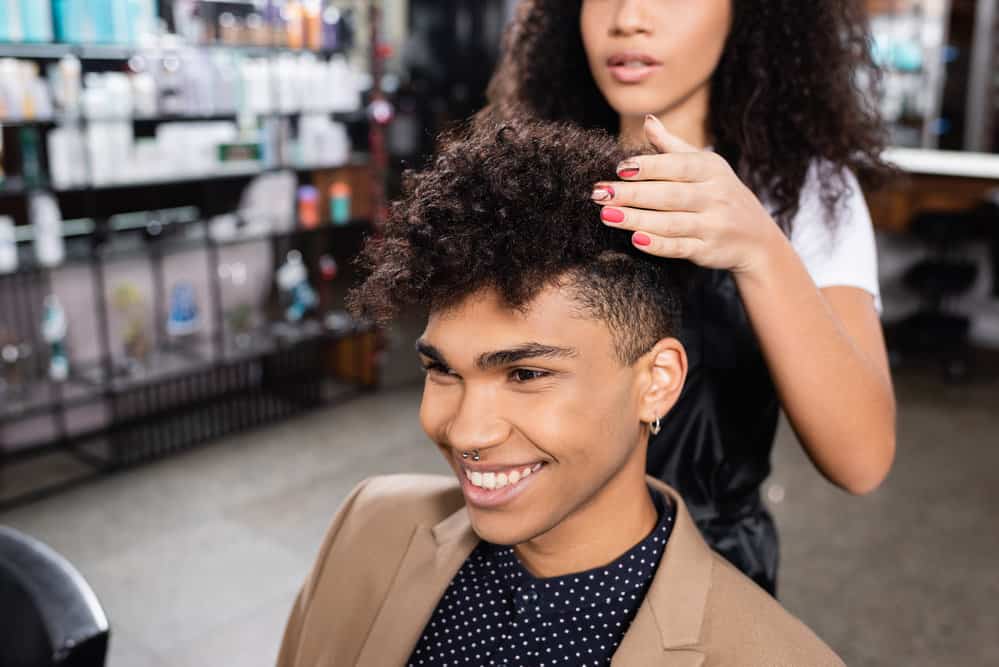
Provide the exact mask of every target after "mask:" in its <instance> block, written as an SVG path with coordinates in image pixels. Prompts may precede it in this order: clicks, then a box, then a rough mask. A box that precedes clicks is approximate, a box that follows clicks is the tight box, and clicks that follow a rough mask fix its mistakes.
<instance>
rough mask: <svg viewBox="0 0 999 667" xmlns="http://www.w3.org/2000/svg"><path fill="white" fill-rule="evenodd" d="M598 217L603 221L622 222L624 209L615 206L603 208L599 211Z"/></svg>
mask: <svg viewBox="0 0 999 667" xmlns="http://www.w3.org/2000/svg"><path fill="white" fill-rule="evenodd" d="M600 219H601V220H603V221H604V222H624V211H622V210H620V209H616V208H605V209H604V210H602V211H600Z"/></svg>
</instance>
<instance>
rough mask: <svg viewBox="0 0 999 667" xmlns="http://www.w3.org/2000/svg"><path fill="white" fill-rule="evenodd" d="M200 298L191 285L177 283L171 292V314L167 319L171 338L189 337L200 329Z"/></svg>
mask: <svg viewBox="0 0 999 667" xmlns="http://www.w3.org/2000/svg"><path fill="white" fill-rule="evenodd" d="M199 325H200V323H199V319H198V296H197V293H196V292H195V291H194V286H193V285H191V284H190V283H183V282H182V283H177V284H176V285H174V286H173V290H172V291H171V292H170V314H169V317H168V318H167V333H168V334H170V335H171V336H187V335H189V334H192V333H194V332H195V331H197V330H198V328H199Z"/></svg>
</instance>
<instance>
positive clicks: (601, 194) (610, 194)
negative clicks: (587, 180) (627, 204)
mask: <svg viewBox="0 0 999 667" xmlns="http://www.w3.org/2000/svg"><path fill="white" fill-rule="evenodd" d="M613 198H614V188H612V187H611V186H609V185H598V186H597V187H595V188H593V201H607V200H608V199H613Z"/></svg>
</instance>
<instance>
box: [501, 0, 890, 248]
mask: <svg viewBox="0 0 999 667" xmlns="http://www.w3.org/2000/svg"><path fill="white" fill-rule="evenodd" d="M580 7H581V2H580V1H579V0H521V4H520V6H519V7H518V11H517V14H516V17H515V19H514V21H513V23H512V24H511V26H510V28H509V29H508V31H507V35H506V39H505V49H504V56H503V59H502V61H501V63H500V65H499V67H498V69H497V71H496V73H495V75H494V76H493V80H492V82H491V83H490V86H489V91H488V97H489V101H490V104H489V106H488V107H487V109H486V110H485V113H486V114H498V115H499V116H500V117H506V116H509V115H511V114H521V113H528V114H531V115H534V116H536V117H538V118H541V119H545V120H555V121H570V122H574V123H578V124H579V125H581V126H583V127H588V128H602V129H604V130H607V131H608V132H613V133H616V132H617V129H618V125H619V118H618V116H617V114H616V113H615V112H614V110H613V109H612V108H611V107H610V105H609V104H608V103H607V101H606V100H605V99H604V97H603V95H602V94H601V93H600V90H599V89H598V88H597V85H596V83H595V82H594V80H593V77H592V75H591V74H590V69H589V66H588V64H587V60H586V54H585V51H584V47H583V41H582V36H581V34H580V29H579V25H580ZM732 7H733V22H732V30H731V33H730V35H729V37H728V42H727V44H726V45H725V50H724V52H723V54H722V57H721V60H720V61H719V64H718V67H717V69H716V70H715V73H714V75H713V78H712V82H711V111H710V119H709V123H710V125H709V130H710V132H711V135H712V137H713V140H714V146H715V150H716V151H718V152H719V153H720V154H721V155H722V156H724V157H725V158H726V159H727V160H728V161H729V163H730V164H732V165H733V167H734V168H736V170H737V171H738V173H739V174H740V176H741V177H742V178H743V180H744V181H745V182H746V184H747V185H748V186H749V187H750V188H751V189H752V190H753V191H754V192H756V193H757V194H758V195H760V196H765V197H766V198H767V200H768V201H769V202H771V204H772V205H773V206H774V207H775V214H776V219H777V222H778V223H779V224H780V225H781V227H782V228H784V229H785V230H786V231H789V230H790V224H791V219H792V218H793V217H794V215H795V213H796V212H797V211H798V202H799V197H800V193H801V189H802V186H803V184H804V183H805V178H806V175H807V173H808V169H809V166H810V165H813V164H815V165H817V166H818V169H819V172H818V176H819V179H820V182H821V183H822V188H823V189H822V200H823V202H824V204H825V206H826V210H827V212H828V213H832V212H833V210H834V208H835V206H836V205H837V204H838V203H839V202H840V201H841V200H842V198H843V195H844V194H845V193H846V190H847V185H846V181H845V180H844V178H843V169H844V168H847V169H850V170H853V171H854V172H856V173H858V174H860V175H862V176H866V177H868V178H869V179H870V180H871V181H880V180H881V179H882V178H883V177H884V176H885V175H886V174H887V173H888V170H887V169H886V168H885V165H884V163H883V162H882V160H881V157H880V155H881V151H882V149H883V147H884V136H885V135H884V131H883V127H882V124H881V121H880V119H879V117H878V114H877V112H876V110H875V109H874V106H873V104H872V100H874V99H875V95H876V89H877V86H878V85H879V82H880V77H879V75H878V70H877V68H876V67H875V65H874V63H873V61H872V58H871V51H870V48H869V32H868V22H867V14H866V10H865V8H864V5H863V2H862V0H732ZM827 217H828V218H829V219H830V220H831V219H832V217H831V215H830V216H827Z"/></svg>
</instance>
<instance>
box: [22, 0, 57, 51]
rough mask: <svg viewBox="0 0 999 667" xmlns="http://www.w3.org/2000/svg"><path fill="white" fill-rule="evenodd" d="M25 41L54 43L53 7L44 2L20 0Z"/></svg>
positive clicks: (39, 0)
mask: <svg viewBox="0 0 999 667" xmlns="http://www.w3.org/2000/svg"><path fill="white" fill-rule="evenodd" d="M20 2H21V24H22V26H23V35H24V41H26V42H51V41H52V13H51V10H52V6H51V5H50V4H49V3H48V2H44V0H20Z"/></svg>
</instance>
